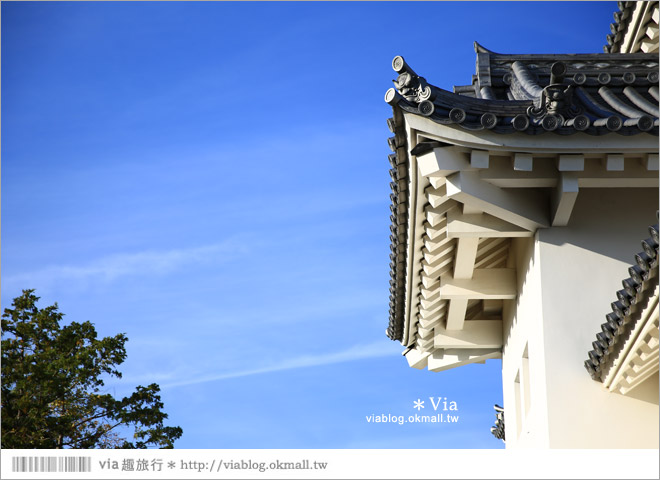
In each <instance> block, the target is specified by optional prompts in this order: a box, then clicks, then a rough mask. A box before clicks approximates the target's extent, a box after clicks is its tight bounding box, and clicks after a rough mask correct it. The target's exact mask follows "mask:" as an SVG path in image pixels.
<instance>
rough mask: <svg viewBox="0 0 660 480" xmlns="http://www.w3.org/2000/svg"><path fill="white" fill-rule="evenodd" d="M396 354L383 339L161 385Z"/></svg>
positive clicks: (164, 386) (392, 346)
mask: <svg viewBox="0 0 660 480" xmlns="http://www.w3.org/2000/svg"><path fill="white" fill-rule="evenodd" d="M393 354H394V355H396V347H395V346H394V345H393V344H392V343H391V342H389V341H386V340H383V341H378V342H373V343H370V344H366V345H355V346H353V347H350V348H348V349H346V350H341V351H339V352H331V353H324V354H321V355H302V356H299V357H293V358H289V359H285V360H282V361H280V362H277V363H274V364H272V365H269V366H267V367H261V368H252V369H246V370H237V371H233V372H224V373H218V374H215V375H204V376H198V377H193V378H187V379H185V380H180V381H174V382H171V383H167V384H165V385H161V387H162V388H173V387H183V386H186V385H195V384H199V383H208V382H217V381H220V380H227V379H230V378H239V377H248V376H251V375H260V374H264V373H273V372H281V371H284V370H294V369H298V368H307V367H318V366H321V365H332V364H335V363H344V362H352V361H356V360H363V359H367V358H376V357H385V356H389V357H391V356H392V355H393Z"/></svg>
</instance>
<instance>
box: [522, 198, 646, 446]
mask: <svg viewBox="0 0 660 480" xmlns="http://www.w3.org/2000/svg"><path fill="white" fill-rule="evenodd" d="M657 209H658V191H657V190H656V189H610V190H598V189H582V190H581V191H580V193H579V195H578V199H577V203H576V205H575V210H574V211H573V215H572V216H571V220H570V222H569V225H568V226H567V227H560V228H557V227H555V228H549V229H544V230H540V231H539V232H538V234H537V237H538V242H537V246H536V248H535V253H537V259H538V260H540V277H541V283H542V285H543V293H542V311H543V331H542V336H543V349H542V350H543V352H544V353H543V355H544V362H545V365H546V369H545V382H546V391H547V394H548V395H547V418H548V435H549V447H551V448H657V447H658V390H657V385H658V384H657V378H656V379H654V380H652V381H651V382H649V383H648V384H647V385H644V386H640V387H639V389H641V390H638V391H637V392H634V391H633V392H631V393H632V394H631V395H627V396H623V395H620V394H617V393H610V392H608V391H606V390H605V389H604V388H603V386H602V384H601V383H599V382H595V381H593V380H591V378H590V377H589V375H588V373H587V371H586V370H585V369H584V367H583V362H584V360H585V359H586V358H587V352H588V351H589V350H591V349H592V347H591V343H592V342H593V341H594V340H595V337H596V333H597V332H599V331H600V325H601V324H602V323H603V322H604V321H605V314H607V313H608V312H610V311H611V309H610V306H609V305H610V303H611V302H613V301H614V300H615V299H616V296H615V293H616V291H617V290H620V289H621V288H622V286H621V280H623V279H624V278H626V277H627V276H628V273H627V270H628V267H629V266H630V265H631V264H632V263H634V258H633V255H634V254H635V253H637V252H639V251H641V245H640V242H641V240H643V239H644V238H646V237H648V236H649V235H648V225H650V224H652V223H655V219H656V217H655V212H656V210H657ZM534 321H535V320H534ZM531 353H532V352H530V354H531ZM654 382H655V384H654ZM653 385H655V388H654V386H653ZM654 393H655V394H654Z"/></svg>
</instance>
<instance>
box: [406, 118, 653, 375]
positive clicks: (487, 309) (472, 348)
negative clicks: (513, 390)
mask: <svg viewBox="0 0 660 480" xmlns="http://www.w3.org/2000/svg"><path fill="white" fill-rule="evenodd" d="M411 118H418V117H416V116H413V117H410V116H407V115H403V119H404V120H405V122H404V123H403V124H401V123H399V128H400V129H401V132H400V134H401V135H404V134H405V136H406V137H407V138H409V139H410V138H411V139H413V142H412V143H414V144H415V148H414V149H413V150H414V151H415V152H416V153H417V155H414V154H411V153H410V152H407V155H408V156H407V162H408V164H407V165H408V168H409V170H408V173H407V175H408V177H410V176H411V175H412V174H413V173H414V174H415V175H416V176H417V179H416V182H417V185H416V188H415V189H414V190H410V189H409V191H408V199H407V201H408V205H412V204H413V203H415V204H416V205H417V206H416V208H415V210H411V211H410V212H409V214H410V215H411V217H410V218H407V220H408V221H407V223H406V225H408V230H410V229H411V228H414V229H415V232H414V235H411V232H410V231H407V232H406V235H407V236H406V244H405V251H406V255H405V259H406V268H405V271H404V272H401V271H399V272H398V275H400V278H404V277H405V282H401V284H402V285H403V284H405V285H406V288H405V292H403V296H402V297H400V299H399V302H401V305H404V307H403V308H402V315H403V316H402V317H400V318H399V322H401V324H400V332H401V335H400V338H398V340H401V341H402V343H403V344H404V345H405V346H407V347H408V349H407V350H406V353H405V355H406V359H407V360H408V363H409V365H410V366H411V367H414V368H420V369H421V368H428V369H429V370H432V371H442V370H446V369H449V368H454V367H457V366H461V365H466V364H469V363H483V362H485V361H486V360H487V359H492V358H498V357H500V356H501V349H502V342H503V334H502V311H503V308H504V305H505V303H506V302H512V301H514V300H515V299H516V296H517V292H518V286H517V281H516V272H515V269H516V265H515V262H514V260H513V255H511V254H510V251H511V242H512V239H514V238H519V237H531V236H533V235H534V232H535V231H536V229H538V228H546V227H551V226H563V225H566V224H567V223H568V222H569V221H570V216H571V212H572V208H573V205H574V204H575V200H576V198H577V195H578V194H579V191H580V189H583V188H617V187H649V188H657V187H658V155H657V153H641V152H640V151H636V150H635V149H630V148H627V147H626V143H621V144H619V146H618V148H615V149H613V150H611V151H612V152H617V153H605V152H603V151H602V150H600V149H594V150H592V151H589V150H588V149H586V150H581V152H582V153H572V154H566V153H564V152H561V151H559V152H558V151H554V152H553V149H552V148H551V146H550V145H546V147H545V149H544V150H543V151H535V152H529V151H526V149H524V148H519V149H517V148H515V146H509V147H506V148H504V147H502V146H500V148H498V149H492V148H490V147H489V146H488V145H482V148H483V149H478V148H474V145H472V146H470V147H466V146H456V145H448V144H447V143H446V142H438V141H437V140H436V138H438V137H439V135H438V134H440V135H442V136H443V137H444V138H447V137H449V136H451V133H450V132H446V131H442V129H443V128H444V129H446V130H451V129H452V127H435V128H434V131H433V132H429V131H420V130H418V129H416V128H414V127H412V123H414V122H410V121H409V120H411ZM619 138H623V137H619ZM642 143H644V142H642ZM523 144H524V142H523ZM557 145H560V142H557ZM630 145H631V144H629V145H628V146H630ZM649 145H653V143H652V142H649ZM408 148H410V145H408ZM649 150H651V151H652V150H653V149H652V148H648V147H647V152H648V151H649ZM655 150H656V152H657V147H655ZM411 197H412V198H411ZM413 200H414V202H413ZM411 226H412V227H411Z"/></svg>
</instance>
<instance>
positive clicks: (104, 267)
mask: <svg viewBox="0 0 660 480" xmlns="http://www.w3.org/2000/svg"><path fill="white" fill-rule="evenodd" d="M244 250H245V247H244V246H241V245H240V244H238V243H237V242H233V241H227V242H223V243H218V244H213V245H205V246H201V247H193V248H181V249H172V250H165V251H154V250H147V251H142V252H135V253H120V254H115V255H109V256H106V257H102V258H99V259H96V260H93V261H91V262H88V263H86V264H80V265H50V266H48V267H45V268H42V269H40V270H35V271H32V272H25V273H20V274H16V275H11V276H7V277H6V278H5V279H4V280H5V282H6V284H9V285H14V284H16V285H19V286H25V285H28V286H31V287H33V286H39V287H48V286H50V285H53V284H55V283H56V282H62V281H104V282H108V281H113V280H117V279H118V278H120V277H125V276H128V275H163V274H167V273H171V272H173V271H175V270H177V269H180V268H183V267H185V266H186V265H191V264H200V263H205V264H207V263H210V262H213V261H215V262H217V261H223V260H227V259H229V258H232V257H234V256H236V255H237V254H240V253H244Z"/></svg>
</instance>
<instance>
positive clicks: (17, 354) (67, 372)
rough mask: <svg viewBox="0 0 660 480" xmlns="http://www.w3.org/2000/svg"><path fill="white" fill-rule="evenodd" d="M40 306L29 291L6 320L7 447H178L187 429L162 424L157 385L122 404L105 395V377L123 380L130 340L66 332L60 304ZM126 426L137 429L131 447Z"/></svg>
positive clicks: (83, 326) (88, 329) (71, 328)
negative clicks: (125, 435)
mask: <svg viewBox="0 0 660 480" xmlns="http://www.w3.org/2000/svg"><path fill="white" fill-rule="evenodd" d="M38 300H39V297H37V296H35V295H34V290H24V291H23V294H22V295H21V296H20V297H17V298H15V299H14V301H13V302H12V307H13V308H6V309H5V311H4V313H3V315H2V411H1V412H0V416H1V420H2V448H148V447H160V448H172V447H173V444H174V441H175V440H176V439H178V438H179V437H181V434H182V430H181V428H179V427H167V426H164V425H163V421H164V420H165V419H166V418H167V414H165V413H163V411H162V408H163V403H162V402H161V400H160V395H159V392H160V387H159V386H158V385H157V384H155V383H152V384H151V385H149V386H147V387H142V386H138V387H137V388H136V390H135V392H133V394H132V395H130V396H128V397H124V398H122V399H120V400H118V399H115V398H114V397H113V396H112V395H109V394H107V393H103V391H102V387H103V385H104V384H103V380H102V377H103V376H114V377H118V378H121V373H120V372H119V371H118V370H117V366H118V365H120V364H121V363H122V362H123V361H124V360H125V358H126V348H125V347H124V344H125V343H126V341H127V338H126V336H125V335H124V334H118V335H116V336H114V337H106V338H102V339H98V338H97V334H96V329H95V328H94V325H93V324H92V323H90V322H84V323H76V322H72V323H71V324H70V325H66V326H61V325H60V322H61V320H62V317H63V316H64V315H63V314H62V313H60V312H59V311H58V307H57V304H55V305H52V306H50V307H46V308H44V309H39V308H37V305H36V304H37V301H38ZM118 427H119V428H118ZM121 427H130V428H131V429H134V431H135V433H134V435H133V438H132V439H131V441H129V440H127V439H125V438H122V437H121V436H120V435H119V433H118V430H125V428H121Z"/></svg>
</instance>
